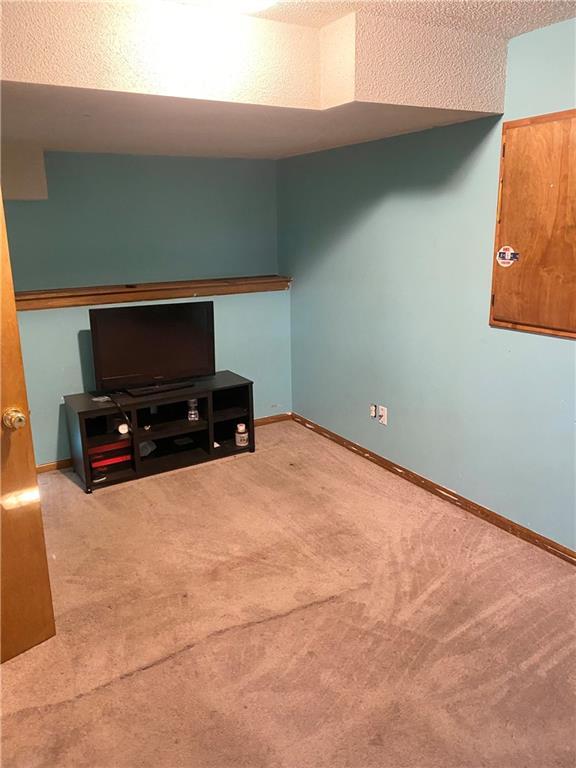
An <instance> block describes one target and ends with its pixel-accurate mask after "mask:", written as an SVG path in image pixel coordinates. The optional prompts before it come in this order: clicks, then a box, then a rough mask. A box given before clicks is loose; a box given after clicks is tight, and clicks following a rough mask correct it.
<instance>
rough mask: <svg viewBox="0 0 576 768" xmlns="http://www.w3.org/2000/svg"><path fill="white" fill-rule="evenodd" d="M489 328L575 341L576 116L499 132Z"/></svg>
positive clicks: (544, 117) (521, 124) (561, 116)
mask: <svg viewBox="0 0 576 768" xmlns="http://www.w3.org/2000/svg"><path fill="white" fill-rule="evenodd" d="M490 322H491V325H495V326H501V327H506V328H516V329H518V330H525V331H532V332H534V333H547V334H551V335H556V336H567V337H571V338H572V337H574V338H576V110H569V111H567V112H559V113H555V114H552V115H542V116H541V117H536V118H529V119H526V120H516V121H514V122H509V123H505V124H504V126H503V135H502V160H501V171H500V197H499V211H498V222H497V225H496V243H495V253H494V266H493V281H492V308H491V314H490Z"/></svg>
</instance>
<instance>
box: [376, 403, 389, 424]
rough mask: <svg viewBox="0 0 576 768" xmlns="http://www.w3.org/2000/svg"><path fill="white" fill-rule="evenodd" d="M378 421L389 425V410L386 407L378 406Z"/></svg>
mask: <svg viewBox="0 0 576 768" xmlns="http://www.w3.org/2000/svg"><path fill="white" fill-rule="evenodd" d="M378 421H379V422H380V424H384V426H386V425H387V424H388V408H386V406H385V405H379V406H378Z"/></svg>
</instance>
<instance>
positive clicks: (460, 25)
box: [257, 0, 576, 38]
mask: <svg viewBox="0 0 576 768" xmlns="http://www.w3.org/2000/svg"><path fill="white" fill-rule="evenodd" d="M359 10H365V11H368V12H370V13H373V14H376V15H378V16H388V17H393V18H398V19H406V20H410V21H417V22H419V23H421V24H435V25H439V26H446V27H454V28H457V29H464V30H467V31H470V32H480V33H486V34H490V35H496V36H498V37H505V38H510V37H515V36H516V35H521V34H522V33H524V32H529V31H530V30H531V29H537V28H538V27H545V26H547V25H548V24H554V23H555V22H557V21H563V20H565V19H570V18H572V17H574V16H576V0H377V1H376V2H369V1H368V2H366V1H364V2H345V1H344V0H319V1H317V2H306V0H302V1H301V0H288V2H279V3H276V4H275V5H274V6H273V7H272V8H269V9H268V10H267V11H263V12H262V13H260V14H257V15H259V16H262V17H264V18H267V19H275V20H276V21H284V22H289V23H292V24H301V25H304V26H312V27H321V26H323V25H325V24H328V23H329V22H331V21H334V20H335V19H338V18H340V17H341V16H345V15H346V14H347V13H351V12H353V11H359Z"/></svg>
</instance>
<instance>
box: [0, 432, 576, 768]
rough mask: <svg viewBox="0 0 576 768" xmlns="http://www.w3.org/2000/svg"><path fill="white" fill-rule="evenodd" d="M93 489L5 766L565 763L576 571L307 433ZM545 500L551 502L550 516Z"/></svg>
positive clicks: (54, 559) (56, 579)
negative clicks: (52, 632) (53, 626)
mask: <svg viewBox="0 0 576 768" xmlns="http://www.w3.org/2000/svg"><path fill="white" fill-rule="evenodd" d="M257 439H258V450H257V452H256V453H255V454H253V455H248V456H241V457H238V458H234V459H228V460H224V461H222V462H217V463H213V464H209V465H204V466H201V467H197V468H194V469H188V470H181V471H179V472H174V473H172V474H169V475H163V476H158V477H154V478H148V479H145V480H141V481H138V482H135V483H132V484H128V485H124V486H117V487H115V488H109V489H101V490H99V491H97V492H95V493H94V494H93V495H92V496H86V495H84V494H83V493H82V491H81V490H80V488H79V487H78V486H77V485H76V484H75V482H74V481H73V478H72V475H71V474H70V473H58V472H54V473H51V474H49V475H44V476H42V478H41V487H42V498H43V509H44V517H45V524H46V537H47V545H48V554H49V559H50V568H51V577H52V588H53V592H54V601H55V609H56V614H57V627H58V634H57V636H56V637H55V638H53V639H52V640H50V641H48V642H47V643H45V644H43V645H41V646H39V647H37V648H35V649H33V650H31V651H29V652H28V653H26V654H23V655H22V656H20V657H19V658H17V659H14V660H12V661H10V662H8V663H7V664H5V665H4V666H3V673H4V675H3V676H4V681H3V687H4V690H3V734H2V740H3V760H2V766H3V768H36V767H37V766H38V767H39V766H42V767H43V768H63V767H64V766H66V767H67V768H68V767H69V768H85V767H86V768H88V767H90V768H148V767H149V768H241V767H244V766H245V767H246V768H264V767H266V768H343V767H344V766H347V767H348V768H574V766H575V764H576V748H575V730H574V726H575V715H576V698H575V687H576V679H575V677H576V672H575V648H574V639H575V635H574V619H575V607H574V601H573V598H574V594H575V586H576V569H574V568H573V567H572V566H570V565H569V564H568V563H565V562H563V561H561V560H559V559H557V558H555V557H553V556H552V555H549V554H546V553H545V552H542V551H540V550H538V549H536V548H535V547H533V546H531V545H530V544H527V543H524V542H522V541H520V540H518V539H515V538H514V537H512V536H510V535H509V534H506V533H504V532H502V531H500V530H498V529H496V528H493V527H492V526H490V525H489V524H487V523H484V522H482V521H481V520H478V519H476V518H474V517H473V516H471V515H469V514H468V513H466V512H463V511H461V510H460V509H458V508H457V507H454V506H452V505H450V504H449V503H447V502H443V501H442V500H440V499H438V498H436V497H435V496H432V495H430V494H428V493H427V492H425V491H423V490H420V489H419V488H416V487H414V486H412V485H410V484H409V483H407V482H406V481H404V480H402V479H401V478H398V477H396V476H394V475H392V474H390V473H388V472H385V471H384V470H382V469H380V468H379V467H377V466H375V465H373V464H370V463H369V462H367V461H365V460H364V459H361V458H359V457H357V456H354V455H353V454H352V453H350V452H348V451H346V450H344V449H343V448H340V447H339V446H337V445H335V444H333V443H330V442H329V441H327V440H325V439H323V438H322V437H319V436H317V435H315V434H313V433H311V432H309V431H307V430H306V429H304V428H303V427H300V426H298V425H296V424H293V423H289V422H285V423H281V424H274V425H270V426H267V427H262V428H259V429H258V431H257ZM551 513H552V511H551Z"/></svg>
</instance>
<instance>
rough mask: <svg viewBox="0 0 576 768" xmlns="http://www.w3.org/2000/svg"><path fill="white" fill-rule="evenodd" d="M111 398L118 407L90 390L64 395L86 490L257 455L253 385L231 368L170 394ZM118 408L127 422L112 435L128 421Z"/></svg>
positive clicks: (74, 454) (75, 462) (76, 461)
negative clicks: (191, 411)
mask: <svg viewBox="0 0 576 768" xmlns="http://www.w3.org/2000/svg"><path fill="white" fill-rule="evenodd" d="M160 387H162V388H163V387H164V385H160ZM191 398H195V399H196V400H197V401H198V411H199V419H198V420H197V421H189V420H188V418H187V414H188V402H187V401H188V400H190V399H191ZM114 400H115V401H116V403H118V405H119V406H121V410H120V409H119V408H118V407H117V406H116V404H115V403H113V402H111V401H110V400H107V401H103V402H102V401H100V400H98V399H95V398H94V397H93V395H91V394H90V393H88V392H83V393H81V394H77V395H66V396H65V397H64V403H65V407H66V418H67V421H68V434H69V436H70V447H71V450H72V462H73V465H74V470H75V472H76V473H77V474H78V476H79V477H80V479H81V480H82V484H83V486H84V490H85V491H86V493H92V491H93V490H95V489H96V488H99V487H106V486H109V485H114V484H116V483H122V482H126V481H128V480H135V479H137V478H139V477H147V476H149V475H154V474H157V473H159V472H167V471H169V470H172V469H179V468H182V467H189V466H193V465H194V464H201V463H203V462H206V461H212V460H213V459H218V458H221V457H224V456H233V455H236V454H240V453H246V452H253V451H254V450H255V447H256V446H255V441H254V408H253V396H252V382H251V381H250V380H249V379H245V378H243V377H242V376H238V374H236V373H232V371H219V372H218V373H215V374H214V375H213V376H203V377H201V378H198V379H195V380H194V381H193V382H192V383H191V384H190V385H188V384H187V385H186V386H183V387H181V388H179V389H172V390H170V391H165V390H164V389H161V390H160V391H159V390H158V388H156V387H155V388H154V393H153V394H145V395H143V394H140V395H135V396H133V395H128V394H115V395H114ZM122 411H123V412H124V413H125V414H126V416H128V419H129V420H130V425H131V431H129V432H128V433H127V434H122V433H121V432H119V431H118V427H119V426H120V425H121V424H125V423H126V419H125V417H124V415H123V413H122ZM239 423H243V424H246V428H247V432H248V445H247V446H246V447H238V446H236V444H235V440H234V437H235V432H236V425H237V424H239Z"/></svg>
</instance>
